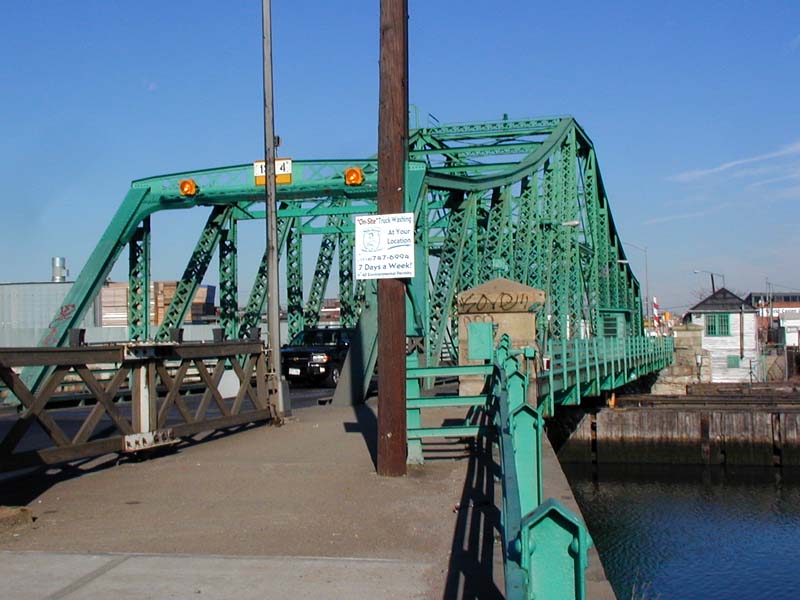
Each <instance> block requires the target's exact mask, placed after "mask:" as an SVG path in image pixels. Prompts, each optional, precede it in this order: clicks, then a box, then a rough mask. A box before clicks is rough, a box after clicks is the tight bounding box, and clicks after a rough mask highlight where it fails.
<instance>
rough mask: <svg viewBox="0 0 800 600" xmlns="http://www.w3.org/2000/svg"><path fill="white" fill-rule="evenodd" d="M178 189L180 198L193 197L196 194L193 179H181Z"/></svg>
mask: <svg viewBox="0 0 800 600" xmlns="http://www.w3.org/2000/svg"><path fill="white" fill-rule="evenodd" d="M178 187H179V189H180V190H181V196H194V195H196V194H197V192H198V189H197V183H196V182H195V180H194V179H181V181H180V183H179V184H178Z"/></svg>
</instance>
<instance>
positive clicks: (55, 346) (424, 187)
mask: <svg viewBox="0 0 800 600" xmlns="http://www.w3.org/2000/svg"><path fill="white" fill-rule="evenodd" d="M408 159H409V160H408V162H407V167H406V185H405V203H406V206H405V209H406V211H407V212H412V213H413V214H414V218H415V221H416V230H415V231H416V244H415V253H416V255H415V260H416V276H415V277H414V278H413V279H410V280H409V281H408V285H407V311H406V312H407V336H408V338H409V344H408V347H407V348H406V349H405V350H406V353H407V364H408V372H407V398H408V400H407V423H408V428H407V433H408V457H409V461H410V462H421V461H422V460H423V442H424V441H426V440H427V439H430V438H447V437H451V438H452V437H456V438H463V437H465V436H471V435H484V436H488V437H489V439H492V440H493V443H494V444H495V446H496V447H497V448H498V452H499V455H500V468H501V470H502V472H503V480H502V487H503V507H502V515H503V517H502V521H503V522H502V529H503V555H504V560H505V564H506V591H507V596H508V597H509V598H511V597H515V598H533V597H534V595H535V597H537V598H551V597H552V598H567V597H570V598H573V597H574V598H583V597H585V590H584V584H583V570H584V569H585V567H586V556H587V555H586V551H587V548H588V547H589V545H590V544H591V540H590V538H589V537H588V534H587V533H586V531H585V529H584V528H583V526H582V524H581V523H580V521H579V519H577V518H576V517H574V515H571V514H570V513H569V511H567V510H566V509H564V508H563V507H562V506H561V505H559V504H558V503H557V502H555V501H553V500H546V499H545V498H544V495H543V489H542V473H541V465H542V461H541V456H542V453H541V447H542V437H543V422H544V418H545V417H547V416H550V415H552V414H553V412H554V410H555V407H556V406H557V405H559V404H577V403H580V401H581V398H582V397H585V396H598V395H601V394H602V393H604V392H606V391H610V390H614V389H616V388H619V387H621V386H623V385H625V384H626V383H628V382H630V381H632V380H634V379H636V378H638V377H641V376H643V375H646V374H648V373H651V372H655V371H657V370H659V369H661V368H663V367H664V366H666V365H667V364H669V363H670V362H671V360H672V347H671V344H670V341H671V340H668V339H654V338H647V337H645V336H644V335H643V333H644V332H643V323H642V301H641V297H640V288H639V283H638V281H637V280H636V278H635V277H634V275H633V273H632V272H631V270H630V267H629V265H628V261H627V260H626V257H625V253H624V251H623V248H622V243H621V242H620V238H619V235H618V234H617V230H616V227H615V225H614V220H613V218H612V215H611V211H610V208H609V201H608V196H607V194H606V190H605V187H604V186H603V180H602V177H601V175H600V170H599V167H598V161H597V157H596V155H595V151H594V147H593V146H592V142H591V140H590V139H589V137H588V136H587V135H586V133H585V132H584V131H583V129H582V128H581V127H580V126H579V125H578V124H577V123H576V122H575V120H574V119H573V118H571V117H553V118H542V119H524V120H508V119H503V120H500V121H494V122H482V123H465V124H460V125H443V126H438V125H437V126H435V127H427V128H421V129H415V130H412V131H411V132H410V135H409V156H408ZM353 168H356V169H358V170H359V171H358V173H359V175H358V176H357V177H355V178H354V179H355V181H346V178H345V172H346V171H347V170H348V169H353ZM292 171H293V172H292V181H291V183H289V184H286V185H278V186H277V200H276V202H277V206H278V237H279V240H278V243H279V248H280V249H281V256H282V258H281V261H282V267H283V270H284V275H285V279H284V281H283V283H282V285H283V286H285V287H284V289H285V290H286V294H287V298H288V327H289V332H290V334H294V333H296V332H298V331H301V330H303V329H304V328H306V327H310V326H313V325H315V324H317V322H318V321H319V319H320V312H321V308H322V304H323V299H324V298H325V297H326V296H331V295H338V297H339V299H340V303H341V321H342V323H343V325H345V326H348V327H356V328H357V332H358V333H357V336H356V338H357V341H356V342H355V343H354V344H353V346H352V347H351V350H350V356H349V357H348V361H350V365H349V367H348V364H347V363H346V365H345V370H344V371H345V372H343V374H342V375H343V377H342V380H341V381H340V383H339V386H338V388H337V391H336V397H339V396H340V394H341V395H343V396H344V397H345V398H346V399H349V400H352V401H356V400H358V396H359V395H361V394H363V393H364V390H365V389H366V387H367V384H368V382H369V378H370V377H371V374H372V372H373V369H374V366H375V359H376V357H375V353H376V352H375V351H376V336H377V317H376V306H375V305H376V291H375V286H374V285H372V283H373V282H369V283H367V282H365V281H363V280H356V278H355V277H354V273H353V257H354V243H355V242H354V216H355V215H368V214H372V213H377V199H376V195H377V172H378V164H377V161H376V160H375V159H355V160H320V161H304V160H299V161H294V163H293V169H292ZM189 180H191V183H190V184H188V187H187V186H186V182H187V181H189ZM353 183H355V185H353ZM187 192H189V193H187ZM188 209H196V210H205V211H206V212H207V213H208V218H207V221H206V223H205V226H204V227H203V228H202V230H201V231H200V232H199V236H198V239H197V243H196V245H195V247H194V250H193V251H192V253H191V255H190V256H189V257H188V259H187V263H186V268H185V270H184V272H183V275H182V276H181V278H180V281H179V283H178V287H177V292H176V294H175V296H174V299H173V300H172V303H171V304H170V306H169V307H168V309H167V311H166V315H165V317H164V319H163V321H162V322H161V323H160V324H159V326H158V327H156V326H155V325H154V324H152V323H151V322H150V318H149V304H150V299H149V297H148V294H149V293H150V285H149V284H150V245H151V229H150V218H151V216H152V215H153V214H154V213H158V212H162V211H176V210H188ZM264 218H265V211H264V191H263V187H262V186H259V185H256V182H255V177H254V167H253V165H252V164H246V165H239V166H233V167H224V168H218V169H208V170H203V171H192V172H186V173H177V174H172V175H163V176H159V177H151V178H147V179H140V180H136V181H134V182H133V183H132V185H131V189H130V191H129V192H128V193H127V195H126V197H125V199H124V201H123V202H122V205H121V206H120V208H119V209H118V211H117V213H116V214H115V215H114V217H113V219H112V221H111V223H110V224H109V226H108V228H107V229H106V231H105V233H104V234H103V236H102V238H101V239H100V242H99V243H98V244H97V247H96V248H95V249H94V251H93V252H92V254H91V256H90V258H89V259H88V261H87V263H86V265H85V267H84V268H83V270H82V271H81V273H80V275H79V277H78V278H77V280H76V281H75V283H74V285H73V286H72V288H71V290H70V292H69V293H68V295H67V297H66V298H65V300H64V303H63V305H62V306H61V307H60V309H59V310H58V311H57V313H56V315H55V316H54V318H53V320H52V322H51V323H50V325H49V328H48V331H46V333H45V335H44V336H43V338H42V340H41V342H40V346H39V348H36V349H9V350H5V349H4V350H0V379H2V381H3V382H5V383H6V385H7V386H8V387H9V388H10V389H11V391H12V392H13V393H14V394H16V396H17V397H18V398H20V400H21V402H22V404H23V405H24V406H23V408H24V410H23V411H22V413H21V417H20V418H19V421H18V422H17V423H16V424H15V426H14V428H13V429H12V431H11V432H10V433H9V434H8V435H7V436H6V438H5V439H4V440H0V468H2V469H8V468H14V467H15V466H18V465H34V464H42V463H44V464H51V463H56V462H63V461H65V460H72V459H74V458H75V457H83V456H90V455H93V454H96V453H104V452H109V451H119V450H123V451H126V450H128V449H132V450H136V449H137V448H138V447H140V445H141V444H145V445H158V444H161V443H171V441H172V438H173V436H184V435H188V434H191V433H193V432H196V431H201V430H206V429H209V428H219V427H228V426H232V425H235V424H239V423H244V422H249V421H252V420H256V419H262V420H263V419H266V418H270V417H272V418H275V417H276V415H275V414H274V407H271V406H270V405H269V403H268V393H267V391H266V389H265V382H266V380H267V370H266V369H267V367H266V362H267V361H266V359H265V352H264V348H263V346H262V345H261V343H260V341H259V340H256V339H251V338H252V337H254V332H255V329H256V328H258V327H259V326H260V325H261V323H262V314H263V313H264V310H265V303H266V300H267V291H268V290H267V268H266V265H267V260H266V254H265V256H264V258H263V260H262V261H261V263H260V265H259V267H258V269H257V270H256V272H255V273H253V274H250V276H252V277H253V279H252V282H253V283H252V288H251V290H252V291H251V292H250V295H249V298H247V299H246V303H245V302H244V300H245V299H244V298H242V299H240V298H239V297H238V288H239V279H240V277H244V275H243V274H241V273H240V271H239V267H238V264H237V256H238V235H237V230H238V227H239V224H240V222H242V221H247V220H254V219H264ZM304 244H309V247H310V248H314V249H316V248H319V251H318V254H317V257H316V262H315V265H314V269H313V276H312V279H311V281H310V282H304V277H306V276H307V273H309V272H311V270H310V269H306V268H305V265H304V264H303V256H304V252H303V246H304ZM311 244H313V246H312V245H311ZM126 249H127V257H128V263H129V284H130V285H129V315H128V316H129V321H128V322H129V339H130V341H131V342H133V344H122V345H114V346H98V347H85V346H84V347H68V346H69V345H70V344H69V339H70V331H71V330H72V329H75V328H77V327H78V326H79V324H80V323H81V321H82V319H83V317H84V315H85V313H86V311H87V309H88V308H89V306H90V305H91V303H92V301H93V300H94V298H95V297H96V296H97V294H98V293H99V292H100V289H101V288H102V286H103V284H104V282H105V281H106V279H107V278H108V276H109V274H110V272H111V269H112V267H113V266H114V264H115V263H116V261H117V260H118V259H119V258H120V256H121V254H122V253H123V252H125V250H126ZM215 257H216V259H217V260H218V261H219V269H218V270H219V287H220V327H221V330H222V331H223V337H224V341H223V342H221V343H219V344H175V343H165V344H162V343H161V342H171V341H172V340H173V332H174V330H176V329H178V328H180V326H181V324H182V323H183V321H184V317H185V316H186V313H187V311H188V310H189V309H190V306H191V301H192V299H193V297H194V295H195V293H196V291H197V288H198V286H199V285H200V284H201V283H202V281H203V279H204V276H205V274H206V271H207V269H208V268H209V266H210V265H211V261H212V260H213V259H214V258H215ZM334 277H337V278H338V281H337V282H334V281H332V279H333V278H334ZM499 277H503V278H506V279H509V280H512V281H515V282H518V283H521V284H525V285H527V286H531V287H534V288H538V289H541V290H543V291H544V292H545V296H544V301H543V302H541V303H539V304H537V305H533V306H531V307H530V310H531V311H534V312H536V313H537V314H536V316H537V318H536V327H537V331H536V344H535V347H534V348H530V347H522V348H516V347H514V346H513V343H514V342H513V335H514V334H513V333H512V336H511V337H508V336H503V338H502V339H500V340H498V339H494V337H495V336H494V335H493V330H492V326H491V324H488V328H487V327H486V326H487V324H486V323H478V324H476V325H475V328H474V329H471V330H470V337H471V336H472V335H473V332H474V333H475V335H479V336H480V339H481V340H483V343H482V345H481V347H478V348H477V349H475V348H474V346H475V344H472V343H470V345H469V346H470V351H469V353H470V354H472V352H473V350H475V353H476V357H477V358H480V359H482V360H481V364H473V365H460V366H459V365H456V364H453V363H455V362H456V361H455V360H454V359H455V358H456V357H457V353H458V349H459V343H458V339H457V332H458V326H457V325H458V322H457V317H458V315H457V312H456V306H457V295H458V294H459V293H460V292H463V291H466V290H469V289H471V288H474V287H476V286H478V285H481V284H483V283H486V282H489V281H491V280H494V279H497V278H499ZM309 283H310V285H309ZM305 290H309V291H308V292H305ZM241 306H244V307H245V308H244V310H241V309H240V307H241ZM471 339H472V338H471ZM354 354H357V355H358V356H357V357H354ZM470 358H475V357H472V356H471V357H470ZM545 359H546V360H545ZM215 361H216V362H215ZM92 364H115V365H117V366H116V367H115V369H116V371H115V373H114V374H113V376H112V377H111V378H110V379H109V380H108V382H107V383H105V384H104V383H103V382H101V381H99V380H98V379H97V378H96V377H95V375H93V373H92V371H91V369H89V367H88V366H89V365H92ZM20 367H25V368H24V370H23V372H22V376H21V377H19V376H17V375H16V373H15V372H14V371H13V369H12V368H17V369H19V368H20ZM170 369H172V370H170ZM191 369H195V370H196V372H197V373H198V378H197V379H196V383H195V384H194V385H196V386H199V387H197V388H196V389H195V391H194V392H193V393H194V396H193V398H194V399H192V398H191V397H190V396H189V395H184V391H183V390H184V389H185V385H186V382H187V377H188V373H189V372H190V370H191ZM226 371H228V372H231V371H233V372H235V374H236V377H238V381H239V384H238V385H239V392H238V393H237V394H236V397H235V398H234V399H232V401H228V400H226V399H225V398H223V397H222V394H221V393H220V391H219V389H218V386H219V384H220V382H221V381H222V378H223V377H224V375H225V373H226ZM70 372H74V373H75V374H76V375H77V376H79V377H80V379H81V380H82V381H83V382H84V383H85V385H86V387H87V388H89V389H90V391H91V392H92V393H93V394H94V396H95V397H96V399H97V401H96V404H95V405H94V407H93V408H92V410H91V412H90V413H88V416H87V417H86V420H85V421H84V423H83V424H82V425H81V426H80V428H79V430H78V431H77V432H76V433H75V434H74V436H73V435H71V434H70V435H67V432H66V431H65V430H63V429H61V427H60V426H59V424H58V423H57V422H56V420H55V419H54V418H53V417H51V416H50V414H49V413H47V412H46V408H48V402H49V399H50V397H51V396H52V395H53V393H54V391H55V390H56V389H57V388H58V386H59V385H61V383H62V382H63V381H64V378H65V377H66V376H67V374H68V373H70ZM461 375H473V376H476V375H477V376H480V377H485V382H486V386H485V387H484V392H483V393H482V395H478V396H452V397H447V396H442V395H439V394H437V395H431V394H429V393H426V389H425V388H426V385H425V382H430V381H432V380H433V379H434V378H436V377H443V376H444V377H447V376H449V377H452V376H461ZM158 381H160V384H158V385H156V384H157V382H158ZM254 381H255V386H253V382H254ZM126 382H127V383H126ZM126 386H127V387H128V388H129V390H130V391H129V392H128V394H129V397H130V399H131V409H130V411H129V412H125V411H120V410H118V409H117V408H116V407H115V400H117V399H124V398H121V397H120V394H121V393H122V392H121V390H123V389H125V388H126ZM153 390H157V391H156V392H155V393H153ZM348 397H349V398H348ZM334 401H336V400H334ZM192 402H195V404H191V403H192ZM248 402H249V403H250V405H252V409H250V410H249V411H248V410H246V407H247V406H248ZM209 407H215V410H217V409H218V413H216V414H217V416H214V415H211V413H210V412H208V411H209ZM442 407H460V408H464V409H468V412H467V417H466V418H465V419H464V422H463V423H462V424H461V425H453V424H448V426H446V427H445V426H442V427H432V428H431V427H424V426H423V423H424V419H423V417H422V412H423V410H425V409H428V408H437V409H438V408H442ZM465 412H466V410H465ZM128 415H130V417H129V416H128ZM209 415H211V416H209ZM278 417H279V416H278ZM103 419H105V420H106V421H107V422H108V423H109V425H110V426H113V427H112V428H115V429H116V431H115V432H114V433H113V437H106V438H104V439H99V437H98V435H97V433H96V428H97V426H98V424H99V423H100V422H101V420H103ZM34 420H36V421H38V423H39V424H40V425H41V428H42V429H43V430H44V431H45V432H46V433H47V434H48V435H49V437H50V438H51V440H52V442H53V446H52V447H51V448H45V449H42V450H37V451H35V452H34V451H28V452H21V453H15V452H14V450H15V448H16V447H17V444H18V443H19V441H20V439H21V438H22V436H23V434H24V433H25V431H26V430H27V429H28V428H29V426H30V425H31V423H32V422H33V421H34ZM26 461H27V462H26ZM534 540H535V541H534ZM567 547H569V552H565V551H564V548H567ZM556 564H558V565H559V566H558V567H557V568H555V567H554V565H556Z"/></svg>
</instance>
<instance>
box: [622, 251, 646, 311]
mask: <svg viewBox="0 0 800 600" xmlns="http://www.w3.org/2000/svg"><path fill="white" fill-rule="evenodd" d="M624 244H625V245H626V246H630V247H631V248H636V249H637V250H641V251H642V252H644V289H645V292H644V293H645V294H646V295H647V302H646V304H645V306H644V311H645V316H646V317H647V320H648V322H649V323H650V325H651V326H652V324H653V314H652V308H653V307H652V302H653V301H652V299H651V298H650V268H649V266H648V262H647V246H637V245H636V244H632V243H630V242H624Z"/></svg>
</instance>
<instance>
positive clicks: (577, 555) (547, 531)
mask: <svg viewBox="0 0 800 600" xmlns="http://www.w3.org/2000/svg"><path fill="white" fill-rule="evenodd" d="M520 542H521V544H520V546H521V548H520V550H521V557H520V558H521V562H522V568H523V570H525V571H526V572H527V573H528V594H527V598H535V600H566V599H567V598H570V599H575V600H585V598H586V582H585V577H584V573H585V571H586V567H587V566H588V564H589V558H588V551H589V548H590V547H591V545H592V539H591V537H590V536H589V532H587V531H586V528H585V527H584V526H583V523H581V521H580V520H579V519H578V518H577V517H576V516H575V515H574V514H572V512H570V511H569V510H567V509H566V508H565V507H564V506H563V505H562V504H561V503H560V502H558V501H557V500H554V499H552V498H550V499H548V500H547V501H545V502H544V503H542V504H541V505H540V506H539V507H538V508H537V509H536V510H534V511H533V512H531V513H529V514H527V515H526V516H525V517H524V518H523V520H522V526H521V528H520Z"/></svg>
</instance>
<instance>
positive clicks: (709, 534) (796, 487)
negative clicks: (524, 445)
mask: <svg viewBox="0 0 800 600" xmlns="http://www.w3.org/2000/svg"><path fill="white" fill-rule="evenodd" d="M563 466H564V470H565V472H566V473H567V477H568V478H569V480H570V484H571V485H572V488H573V491H574V493H575V497H576V499H577V500H578V504H579V505H580V508H581V511H582V512H583V515H584V518H585V519H586V522H587V525H588V526H589V530H590V531H591V533H592V537H593V539H594V542H595V545H596V546H597V549H598V551H599V552H600V557H601V559H602V561H603V566H604V567H605V569H606V575H607V576H608V579H609V580H610V581H611V584H612V586H613V587H614V591H615V592H616V594H617V597H618V598H619V600H633V599H636V600H656V599H659V600H693V599H698V600H699V599H702V600H733V599H738V598H747V599H748V600H759V599H765V600H766V599H769V600H796V599H798V598H800V470H797V469H794V470H787V469H783V470H781V469H770V468H737V469H732V468H727V469H725V468H720V467H717V468H713V469H712V468H703V467H697V468H695V467H686V466H680V467H665V466H660V465H657V466H647V465H635V466H630V465H625V466H620V465H605V466H604V465H594V466H591V465H563Z"/></svg>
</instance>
